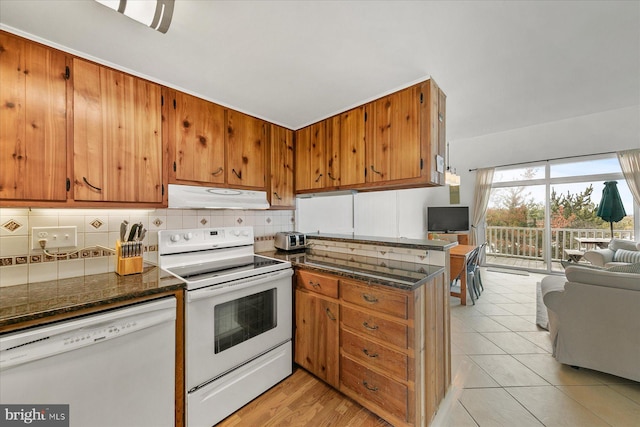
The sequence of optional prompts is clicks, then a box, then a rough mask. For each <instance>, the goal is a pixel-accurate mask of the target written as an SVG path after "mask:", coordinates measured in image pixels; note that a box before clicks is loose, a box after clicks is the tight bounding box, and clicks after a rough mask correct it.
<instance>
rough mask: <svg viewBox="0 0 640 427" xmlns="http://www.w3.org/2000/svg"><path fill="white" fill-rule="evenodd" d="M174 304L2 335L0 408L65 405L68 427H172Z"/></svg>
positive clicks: (138, 307)
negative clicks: (66, 405) (66, 407)
mask: <svg viewBox="0 0 640 427" xmlns="http://www.w3.org/2000/svg"><path fill="white" fill-rule="evenodd" d="M175 319H176V299H175V298H174V297H170V298H164V299H161V300H156V301H152V302H147V303H141V304H137V305H133V306H128V307H125V308H121V309H116V310H112V311H107V312H102V313H98V314H94V315H88V316H85V317H79V318H75V319H71V320H67V321H63V322H60V323H55V324H50V325H45V326H40V327H35V328H32V329H28V330H24V331H18V332H14V333H10V334H6V335H2V336H0V403H1V404H3V405H4V404H20V405H40V404H50V405H54V404H63V405H65V404H68V405H69V425H70V426H71V427H84V426H91V427H99V426H105V427H113V426H120V427H129V426H130V427H143V426H153V427H159V426H173V425H174V421H175V410H174V396H175Z"/></svg>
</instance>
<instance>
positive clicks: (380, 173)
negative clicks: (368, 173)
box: [371, 165, 382, 175]
mask: <svg viewBox="0 0 640 427" xmlns="http://www.w3.org/2000/svg"><path fill="white" fill-rule="evenodd" d="M371 170H372V171H373V172H374V173H377V174H378V175H382V172H380V171H377V170H375V169H374V167H373V165H371Z"/></svg>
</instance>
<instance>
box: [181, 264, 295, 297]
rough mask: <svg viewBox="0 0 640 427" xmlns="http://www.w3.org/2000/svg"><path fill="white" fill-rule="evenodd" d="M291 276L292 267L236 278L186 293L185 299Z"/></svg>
mask: <svg viewBox="0 0 640 427" xmlns="http://www.w3.org/2000/svg"><path fill="white" fill-rule="evenodd" d="M291 276H293V269H291V268H287V269H286V270H282V271H276V272H274V273H267V274H261V275H259V276H254V277H249V278H244V279H238V280H234V281H232V282H228V283H224V284H221V285H215V286H211V287H208V288H204V289H196V290H194V291H190V292H188V293H187V301H188V302H192V301H198V300H201V299H205V298H212V297H214V296H216V295H218V294H220V293H225V292H229V291H230V290H231V289H227V288H230V287H232V288H233V290H234V291H235V290H241V289H246V288H250V287H253V286H258V285H261V284H263V283H268V282H273V281H275V280H279V279H284V278H286V277H291Z"/></svg>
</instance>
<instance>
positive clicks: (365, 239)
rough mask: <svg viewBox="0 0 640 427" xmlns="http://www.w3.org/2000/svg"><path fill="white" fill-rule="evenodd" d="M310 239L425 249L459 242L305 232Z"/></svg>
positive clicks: (450, 245) (442, 248)
mask: <svg viewBox="0 0 640 427" xmlns="http://www.w3.org/2000/svg"><path fill="white" fill-rule="evenodd" d="M305 234H306V236H307V238H309V239H318V240H331V241H334V242H349V243H361V244H368V245H375V244H381V245H385V246H393V247H397V248H409V249H424V250H432V251H444V250H447V249H450V248H452V247H454V246H456V245H457V244H458V242H449V241H446V240H429V239H405V238H395V237H376V236H360V235H357V234H327V233H305Z"/></svg>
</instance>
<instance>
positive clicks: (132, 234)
mask: <svg viewBox="0 0 640 427" xmlns="http://www.w3.org/2000/svg"><path fill="white" fill-rule="evenodd" d="M137 232H138V224H133V225H132V226H131V232H130V233H129V238H128V239H127V242H133V239H134V238H135V237H136V233H137Z"/></svg>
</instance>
